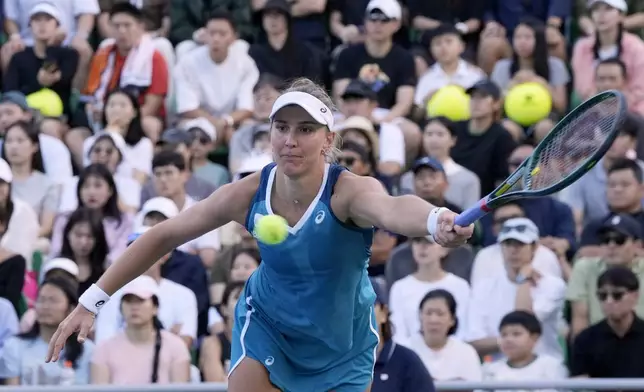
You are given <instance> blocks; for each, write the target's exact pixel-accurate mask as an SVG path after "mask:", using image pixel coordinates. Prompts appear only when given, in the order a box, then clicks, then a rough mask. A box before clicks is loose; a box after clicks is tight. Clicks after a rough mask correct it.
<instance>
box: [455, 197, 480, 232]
mask: <svg viewBox="0 0 644 392" xmlns="http://www.w3.org/2000/svg"><path fill="white" fill-rule="evenodd" d="M486 214H487V212H486V211H484V210H483V209H482V208H481V205H480V203H477V205H475V206H474V207H470V208H468V209H467V210H465V211H463V212H461V213H460V214H458V216H456V219H454V223H456V224H457V225H458V226H461V227H466V226H469V225H471V224H472V223H474V222H476V221H477V220H479V219H481V218H482V217H483V216H485V215H486Z"/></svg>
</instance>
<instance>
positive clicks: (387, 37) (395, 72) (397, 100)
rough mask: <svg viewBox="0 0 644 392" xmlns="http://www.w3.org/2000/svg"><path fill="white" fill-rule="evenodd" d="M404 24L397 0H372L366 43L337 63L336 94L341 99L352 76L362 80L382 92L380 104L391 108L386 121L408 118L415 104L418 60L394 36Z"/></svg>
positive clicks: (379, 97)
mask: <svg viewBox="0 0 644 392" xmlns="http://www.w3.org/2000/svg"><path fill="white" fill-rule="evenodd" d="M401 23H402V8H401V6H400V4H399V3H398V2H397V1H396V0H371V1H370V2H369V4H368V5H367V9H366V14H365V31H366V34H365V43H364V44H356V45H353V46H350V47H348V48H346V49H344V50H343V51H342V52H341V53H340V55H339V57H338V59H337V63H336V64H335V70H334V75H333V95H334V97H336V98H340V96H341V95H342V94H343V93H344V90H345V88H346V87H347V85H348V84H349V81H350V80H351V79H354V78H360V79H362V80H363V81H365V82H367V83H368V84H369V85H370V86H371V88H372V89H373V90H374V91H376V92H377V93H378V105H379V107H380V108H383V109H388V110H389V112H388V114H386V115H385V116H384V118H383V119H382V122H389V121H392V120H394V119H396V118H399V117H402V118H404V117H406V116H407V115H408V114H409V113H410V111H411V109H412V107H413V100H414V88H415V86H416V76H415V64H414V59H413V57H412V56H411V54H410V53H409V52H408V51H406V50H405V49H404V48H402V47H401V46H398V45H397V44H395V43H393V38H392V37H393V35H394V33H395V32H396V31H397V30H398V29H399V28H400V26H401Z"/></svg>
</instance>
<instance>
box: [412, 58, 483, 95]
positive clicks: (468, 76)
mask: <svg viewBox="0 0 644 392" xmlns="http://www.w3.org/2000/svg"><path fill="white" fill-rule="evenodd" d="M485 77H487V76H486V75H485V72H483V70H482V69H480V68H479V67H476V66H474V65H472V64H469V63H468V62H467V61H465V60H461V61H459V63H458V68H457V69H456V72H455V73H454V74H453V75H451V76H450V75H448V74H446V73H445V71H444V70H443V68H442V67H441V66H440V64H438V63H435V64H434V65H432V66H431V67H430V68H429V69H428V70H427V71H426V72H425V73H424V74H423V76H421V77H420V80H418V84H417V85H416V93H415V94H414V103H415V104H416V105H419V106H424V105H425V97H427V95H428V94H429V93H430V92H435V91H437V90H439V89H440V88H442V87H445V86H447V85H448V84H455V85H457V86H461V87H463V88H465V89H468V88H470V87H472V86H473V85H474V83H476V82H478V81H479V80H481V79H483V78H485Z"/></svg>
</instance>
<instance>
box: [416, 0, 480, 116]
mask: <svg viewBox="0 0 644 392" xmlns="http://www.w3.org/2000/svg"><path fill="white" fill-rule="evenodd" d="M427 4H430V3H429V2H428V3H427ZM416 18H423V17H422V16H417V17H416ZM426 35H427V36H428V37H427V38H428V39H426V40H425V41H428V42H427V43H428V44H429V48H430V51H431V54H432V57H433V58H434V60H436V62H435V63H434V65H432V66H431V67H430V68H429V69H428V70H427V72H426V73H425V74H424V75H423V76H422V77H421V78H420V79H419V80H418V85H416V93H415V96H414V103H415V104H416V105H418V106H421V107H423V108H425V107H426V106H427V102H428V101H429V100H430V99H431V97H432V96H433V95H434V93H436V91H438V90H439V89H440V88H442V87H445V86H447V85H450V84H454V85H457V86H461V87H463V88H470V87H472V85H473V84H474V83H476V82H478V81H479V80H481V79H483V78H485V73H484V72H483V70H482V69H480V68H479V67H477V66H475V65H472V64H470V63H468V62H467V61H465V60H464V59H463V58H462V55H463V52H464V50H465V45H464V42H463V39H462V38H461V33H460V32H459V31H458V30H457V29H456V27H454V26H452V25H451V24H445V23H441V24H439V25H438V26H436V28H434V29H433V30H432V31H431V32H430V33H428V34H426Z"/></svg>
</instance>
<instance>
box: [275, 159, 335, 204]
mask: <svg viewBox="0 0 644 392" xmlns="http://www.w3.org/2000/svg"><path fill="white" fill-rule="evenodd" d="M324 170H326V168H325V166H321V168H320V169H316V170H314V171H311V172H310V173H307V174H305V175H302V176H300V177H298V178H290V177H288V176H285V175H281V176H277V178H276V179H275V185H276V189H275V190H276V193H277V196H278V197H279V198H280V199H282V200H284V201H286V202H289V203H294V204H298V205H304V206H308V205H309V204H310V203H311V201H312V200H313V199H314V198H315V196H316V195H317V193H318V190H319V189H320V186H322V181H324Z"/></svg>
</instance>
